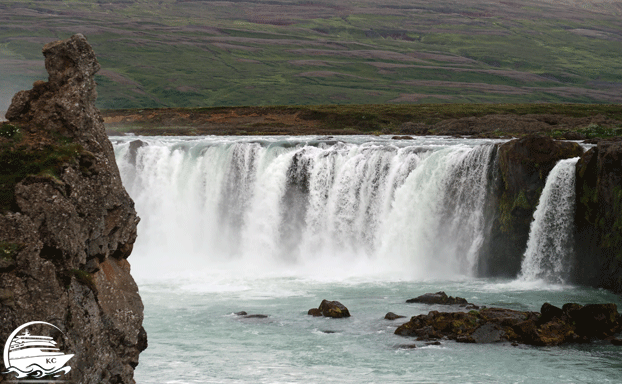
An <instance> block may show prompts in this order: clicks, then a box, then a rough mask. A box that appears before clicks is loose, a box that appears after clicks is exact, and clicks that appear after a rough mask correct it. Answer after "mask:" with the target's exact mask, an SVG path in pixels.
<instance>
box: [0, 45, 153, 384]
mask: <svg viewBox="0 0 622 384" xmlns="http://www.w3.org/2000/svg"><path fill="white" fill-rule="evenodd" d="M43 55H44V56H45V66H46V69H47V71H48V73H49V80H48V81H47V82H43V81H38V82H36V83H35V84H34V87H33V89H32V90H30V91H22V92H19V93H18V94H16V95H15V97H14V98H13V101H12V104H11V106H10V107H9V109H8V111H7V113H6V117H7V118H8V120H9V123H4V124H2V125H1V126H0V318H1V319H2V324H0V340H2V342H5V341H6V340H7V338H8V337H9V334H11V332H13V330H14V329H16V328H17V327H18V326H20V325H22V324H24V323H27V322H31V321H43V322H47V323H50V324H53V325H54V326H55V327H57V328H58V329H59V330H60V331H62V333H63V334H64V335H65V339H64V340H63V342H62V345H60V344H59V346H61V347H62V351H63V352H65V353H71V354H74V356H73V357H72V358H71V360H70V361H69V362H68V365H69V366H70V367H71V371H70V372H69V373H68V374H67V375H65V376H63V378H62V379H63V380H70V381H73V382H76V383H77V382H79V383H133V382H134V379H133V375H134V368H135V367H136V366H137V365H138V356H139V354H140V352H141V351H142V350H144V349H145V348H146V347H147V335H146V332H145V330H144V328H143V327H142V321H143V304H142V301H141V298H140V296H139V294H138V287H137V285H136V284H135V282H134V280H133V278H132V276H131V274H130V264H129V263H128V261H127V258H128V256H130V254H131V252H132V248H133V244H134V242H135V240H136V226H137V223H138V221H139V218H138V216H137V215H136V211H135V210H134V202H133V201H132V199H131V198H130V197H129V195H128V194H127V192H126V191H125V189H124V187H123V185H122V184H121V178H120V175H119V171H118V168H117V165H116V162H115V158H114V152H113V148H112V145H111V143H110V142H109V141H108V138H107V136H106V133H105V129H104V125H103V119H102V116H101V114H100V112H99V111H98V110H97V108H95V104H94V103H95V99H96V97H97V92H96V89H95V88H96V84H95V81H94V74H95V73H96V72H97V71H98V70H99V69H100V65H99V63H98V62H97V60H96V58H95V54H94V52H93V50H92V48H91V46H90V45H89V43H88V42H87V40H86V38H84V36H82V35H75V36H73V37H71V38H70V39H67V40H64V41H57V42H53V43H50V44H47V45H46V46H45V47H44V48H43ZM6 368H7V367H5V366H4V364H3V366H2V367H1V368H0V370H1V371H2V372H5V371H6ZM9 377H10V375H8V376H6V375H3V376H0V382H2V381H4V380H6V379H9Z"/></svg>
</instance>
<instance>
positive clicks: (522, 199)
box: [499, 190, 532, 233]
mask: <svg viewBox="0 0 622 384" xmlns="http://www.w3.org/2000/svg"><path fill="white" fill-rule="evenodd" d="M516 208H521V209H532V206H531V204H529V201H528V200H527V196H526V195H525V191H523V190H521V191H520V192H519V193H518V194H517V195H516V196H515V197H512V196H510V195H509V194H508V193H507V192H504V193H503V195H502V196H501V199H499V213H500V216H499V221H500V224H501V232H504V233H507V232H510V231H511V230H512V228H513V225H512V218H513V216H512V212H513V211H514V210H515V209H516Z"/></svg>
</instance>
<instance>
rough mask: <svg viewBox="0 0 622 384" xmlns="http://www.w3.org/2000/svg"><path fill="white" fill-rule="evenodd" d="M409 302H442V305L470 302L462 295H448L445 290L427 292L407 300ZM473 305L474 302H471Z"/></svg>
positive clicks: (466, 303) (465, 304)
mask: <svg viewBox="0 0 622 384" xmlns="http://www.w3.org/2000/svg"><path fill="white" fill-rule="evenodd" d="M406 302H407V303H422V304H442V305H463V306H467V305H469V304H470V303H469V302H468V301H467V300H466V299H465V298H462V297H453V296H447V294H446V293H445V292H442V291H441V292H436V293H426V294H423V295H421V296H418V297H415V298H414V299H408V300H406ZM471 305H472V304H471Z"/></svg>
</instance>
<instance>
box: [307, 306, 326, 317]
mask: <svg viewBox="0 0 622 384" xmlns="http://www.w3.org/2000/svg"><path fill="white" fill-rule="evenodd" d="M307 315H311V316H313V317H319V316H323V314H322V311H320V309H319V308H311V309H309V312H307Z"/></svg>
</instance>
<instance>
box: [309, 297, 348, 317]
mask: <svg viewBox="0 0 622 384" xmlns="http://www.w3.org/2000/svg"><path fill="white" fill-rule="evenodd" d="M318 309H319V310H320V312H322V315H324V316H325V317H333V318H341V317H350V311H348V308H346V306H345V305H343V304H341V303H340V302H338V301H328V300H322V303H320V306H319V308H318ZM314 316H315V315H314Z"/></svg>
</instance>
